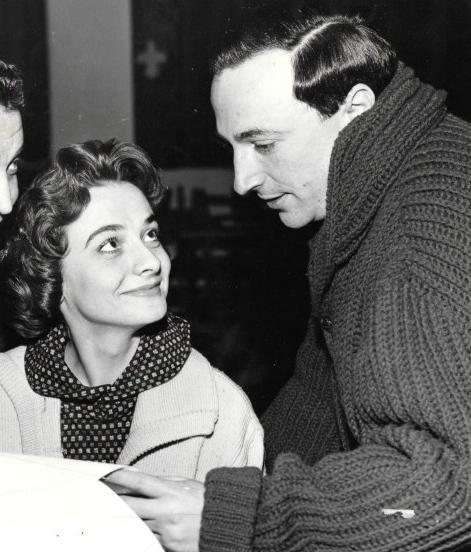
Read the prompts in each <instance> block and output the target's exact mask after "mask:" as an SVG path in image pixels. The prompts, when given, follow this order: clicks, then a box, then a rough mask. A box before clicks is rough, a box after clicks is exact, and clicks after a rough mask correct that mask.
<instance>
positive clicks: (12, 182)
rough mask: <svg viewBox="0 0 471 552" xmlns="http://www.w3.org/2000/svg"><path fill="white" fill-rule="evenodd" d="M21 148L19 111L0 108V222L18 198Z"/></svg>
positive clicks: (21, 130) (21, 126) (21, 128)
mask: <svg viewBox="0 0 471 552" xmlns="http://www.w3.org/2000/svg"><path fill="white" fill-rule="evenodd" d="M22 147H23V125H22V123H21V115H20V112H19V111H16V110H7V109H5V107H3V106H0V221H1V220H2V215H6V214H8V213H10V212H11V210H12V208H13V204H14V203H15V201H16V200H17V198H18V179H17V176H16V173H17V171H18V156H19V155H20V152H21V148H22Z"/></svg>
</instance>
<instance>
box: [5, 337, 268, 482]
mask: <svg viewBox="0 0 471 552" xmlns="http://www.w3.org/2000/svg"><path fill="white" fill-rule="evenodd" d="M24 352H25V348H24V347H17V348H16V349H12V350H10V351H8V352H6V353H2V354H0V452H12V453H23V454H36V455H42V456H52V457H59V458H61V457H62V456H63V455H62V450H61V424H60V399H56V398H51V397H43V396H41V395H38V394H36V393H35V392H34V391H33V390H32V389H31V387H30V386H29V383H28V381H27V379H26V376H25V369H24ZM117 463H118V464H124V465H133V466H135V467H136V468H138V469H140V470H142V471H145V472H147V473H152V474H156V475H176V476H181V477H189V478H194V479H198V480H201V481H203V480H204V478H205V475H206V473H207V472H208V471H209V470H210V469H212V468H215V467H219V466H235V467H241V466H256V467H258V468H262V466H263V430H262V428H261V425H260V423H259V421H258V420H257V418H256V416H255V414H254V412H253V410H252V406H251V404H250V402H249V400H248V398H247V397H246V396H245V394H244V393H243V392H242V390H241V389H240V388H239V387H238V386H237V385H236V384H235V383H234V382H232V381H231V380H230V379H229V378H228V377H227V376H225V375H224V374H222V373H221V372H219V371H218V370H216V369H215V368H213V367H212V366H211V365H210V364H209V362H208V361H207V360H206V359H205V358H204V357H203V355H201V354H200V353H198V352H197V351H195V350H192V352H191V353H190V356H189V357H188V360H187V361H186V363H185V364H184V366H183V368H182V369H181V371H180V372H179V373H178V374H177V375H176V376H175V377H174V378H173V379H171V380H170V381H168V382H167V383H165V384H163V385H160V386H158V387H154V388H152V389H149V390H147V391H143V392H142V393H140V394H139V395H138V398H137V402H136V407H135V410H134V415H133V420H132V424H131V429H130V433H129V436H128V438H127V440H126V443H125V445H124V447H123V449H122V451H121V454H120V456H119V458H118V461H117Z"/></svg>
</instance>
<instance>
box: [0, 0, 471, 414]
mask: <svg viewBox="0 0 471 552" xmlns="http://www.w3.org/2000/svg"><path fill="white" fill-rule="evenodd" d="M112 2H113V0H110V9H111V7H112ZM129 6H130V11H129V16H130V18H131V20H132V30H133V37H132V38H133V40H132V44H133V59H134V65H133V76H134V97H135V110H134V111H135V112H134V116H135V121H134V122H135V139H136V141H137V143H139V144H140V145H141V146H143V147H144V148H145V149H147V150H148V151H149V153H150V154H151V156H152V158H153V159H154V161H155V163H156V164H158V165H160V166H161V167H163V168H164V169H171V168H178V167H189V168H191V167H199V168H201V167H221V166H222V167H227V168H228V170H230V166H231V157H230V153H228V152H227V151H224V150H222V149H221V148H220V146H219V144H218V141H217V140H216V138H215V125H214V118H213V114H212V111H211V106H210V103H209V86H210V77H209V72H208V58H209V56H210V55H211V52H212V50H213V48H214V45H215V44H216V43H217V42H218V41H219V40H220V38H221V36H222V35H223V34H224V32H225V31H226V30H227V29H229V28H231V27H234V26H237V25H239V24H241V22H243V21H244V20H245V18H249V19H253V18H254V17H256V16H257V17H258V16H261V17H262V18H265V19H269V18H273V17H276V16H279V15H282V14H284V13H294V12H296V11H299V10H310V11H311V12H312V13H327V14H333V13H344V14H359V15H361V16H362V17H364V19H365V20H366V21H367V23H369V24H371V25H372V26H373V27H375V28H376V29H377V30H378V31H380V33H382V34H383V35H384V36H385V37H386V38H388V39H389V40H390V41H391V42H392V43H393V45H394V46H395V47H396V49H397V50H398V52H399V54H400V57H401V58H402V60H403V61H405V62H406V63H407V64H409V65H411V66H412V67H414V68H415V70H416V72H417V74H418V75H419V76H420V77H421V78H422V79H423V80H425V81H427V82H429V83H432V84H433V85H435V86H436V87H440V88H445V89H446V90H447V91H448V93H449V96H448V105H449V108H450V110H451V111H453V112H454V113H456V114H458V115H460V116H462V117H464V118H465V119H468V120H471V77H470V69H469V68H470V67H471V33H470V32H469V29H470V28H471V0H316V1H315V0H309V1H307V0H303V1H299V0H132V1H130V4H129ZM46 9H47V0H0V58H1V59H6V60H9V61H12V62H14V63H16V64H18V65H19V66H20V67H21V68H22V69H23V72H24V75H25V81H26V95H27V102H28V108H27V111H26V114H25V131H26V137H27V139H26V147H25V154H24V159H25V163H24V170H23V174H22V185H23V187H24V186H26V185H27V184H28V182H29V181H30V180H31V178H32V176H33V175H34V174H35V173H36V172H37V171H39V170H41V168H42V167H44V165H45V164H47V161H48V157H49V149H50V147H49V146H50V123H49V91H48V82H49V81H48V74H49V73H48V72H49V64H48V44H49V41H50V40H51V38H52V37H51V36H50V33H49V31H48V29H47V18H46V16H45V14H46ZM77 32H80V29H77ZM150 43H153V48H154V49H155V50H156V51H157V52H158V55H159V56H160V57H159V59H160V61H159V63H158V64H157V66H156V67H157V74H154V76H153V77H151V76H149V73H148V72H147V71H146V70H147V69H148V67H147V65H146V64H145V63H143V61H142V58H141V57H140V56H141V54H143V53H145V52H146V51H147V48H148V47H149V44H150ZM70 63H74V60H70ZM91 137H92V136H91ZM178 193H179V192H178V190H177V191H175V190H174V191H173V194H174V197H173V198H172V199H173V200H175V199H176V200H177V201H176V202H175V201H174V202H173V205H174V207H173V208H170V202H167V203H166V205H164V207H163V209H162V211H161V213H160V215H159V216H160V217H161V220H162V225H163V226H164V228H165V229H166V230H167V244H168V247H169V249H170V250H171V251H172V254H173V257H174V261H173V281H172V292H171V294H170V303H171V308H172V309H173V310H175V311H177V312H178V313H180V314H182V315H184V316H186V317H187V318H188V319H189V320H190V321H191V323H192V326H193V341H194V344H195V346H196V347H198V348H199V349H201V350H202V351H203V352H204V353H205V354H207V356H208V357H209V358H210V359H211V360H212V361H213V363H214V364H215V365H217V366H219V367H220V368H221V369H223V370H224V371H226V372H227V373H228V374H230V375H231V376H232V377H233V378H234V379H235V380H236V381H238V382H239V383H240V384H241V385H243V386H244V388H245V389H246V390H247V392H248V393H249V395H250V396H251V398H252V400H253V401H254V404H255V406H256V409H257V410H258V412H261V411H262V410H263V409H264V408H265V406H266V404H267V403H268V402H269V400H270V399H271V397H272V396H273V395H274V393H275V392H276V390H277V389H278V388H279V387H280V385H281V384H282V382H283V381H284V380H285V379H286V378H287V377H288V376H289V374H290V373H291V370H292V367H293V361H294V355H295V351H296V348H297V345H298V344H299V342H300V340H301V339H302V335H303V331H304V326H305V321H306V317H307V314H308V294H307V289H306V283H305V279H304V272H305V263H306V253H307V251H306V245H305V243H306V238H307V232H306V231H292V230H287V229H285V228H284V227H283V226H282V225H281V224H280V223H279V221H278V220H277V217H276V215H275V214H274V213H271V212H267V211H265V210H264V209H263V208H262V206H260V205H259V204H258V203H257V202H256V201H254V200H253V199H251V198H248V199H244V198H236V197H234V196H233V195H231V194H230V193H228V192H227V191H225V190H223V189H221V192H220V193H216V194H208V193H206V192H204V191H202V190H198V189H194V190H193V191H192V194H191V202H190V204H189V205H184V204H183V202H182V201H180V200H179V198H178V197H177V198H175V194H177V195H178ZM175 205H176V208H175ZM4 229H5V225H4ZM15 342H16V341H15V339H14V337H12V336H9V337H8V339H7V341H6V342H4V344H3V346H4V347H7V346H9V345H11V344H13V343H15Z"/></svg>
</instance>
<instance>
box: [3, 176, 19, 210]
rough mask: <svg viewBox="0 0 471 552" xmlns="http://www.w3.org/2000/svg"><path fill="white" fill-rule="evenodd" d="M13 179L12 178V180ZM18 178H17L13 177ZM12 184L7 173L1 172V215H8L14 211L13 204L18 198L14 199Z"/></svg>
mask: <svg viewBox="0 0 471 552" xmlns="http://www.w3.org/2000/svg"><path fill="white" fill-rule="evenodd" d="M11 178H12V177H10V179H11ZM13 178H16V177H13ZM10 184H11V183H10V182H9V178H8V176H7V174H6V173H5V172H0V214H1V215H7V214H8V213H11V211H12V209H13V203H14V200H15V199H16V198H13V197H12V193H11V189H10Z"/></svg>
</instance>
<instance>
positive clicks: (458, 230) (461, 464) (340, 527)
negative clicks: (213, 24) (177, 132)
mask: <svg viewBox="0 0 471 552" xmlns="http://www.w3.org/2000/svg"><path fill="white" fill-rule="evenodd" d="M444 99H445V95H444V93H441V92H437V91H435V90H434V89H433V88H432V87H430V86H428V85H424V84H422V83H421V82H420V81H419V80H418V79H417V78H415V76H414V74H413V72H412V70H410V69H409V68H407V67H405V66H404V65H403V64H402V63H400V62H398V60H397V57H396V54H395V53H394V51H393V50H392V49H391V47H390V46H389V44H388V43H387V42H385V41H384V40H383V39H382V38H380V37H379V36H378V35H377V34H376V33H375V32H373V31H372V30H371V29H369V28H367V27H365V26H364V25H363V24H362V22H361V21H360V20H358V19H356V18H353V19H349V18H345V17H315V18H312V19H311V20H308V21H301V22H298V23H295V24H282V25H281V26H279V27H276V28H273V29H269V30H267V29H260V32H257V31H255V32H253V33H251V34H249V35H248V36H245V37H244V38H242V39H241V40H238V41H236V42H234V43H233V44H232V45H229V47H228V48H226V49H225V50H224V51H223V52H222V53H221V54H220V55H219V57H218V59H217V60H216V63H215V75H214V80H213V85H212V103H213V106H214V110H215V113H216V120H217V128H218V132H219V134H220V135H221V136H222V137H223V138H224V139H225V140H227V141H228V142H229V143H230V144H231V146H232V147H233V150H234V168H235V189H236V191H238V192H239V193H247V192H249V191H251V192H253V193H257V194H258V196H259V197H260V198H261V200H262V201H265V202H266V203H267V205H268V206H269V207H271V208H272V209H274V210H276V211H277V212H278V214H279V217H280V219H281V221H282V222H283V223H284V224H285V225H287V226H289V227H293V228H296V227H301V226H304V225H306V224H308V223H309V222H311V221H313V220H323V223H322V226H321V228H320V230H319V231H318V232H317V234H316V235H315V236H314V238H313V239H312V241H311V242H310V250H311V257H310V262H309V267H308V276H309V281H310V286H311V303H312V312H311V317H310V320H309V325H308V331H307V335H306V338H305V341H304V343H303V344H302V346H301V348H300V350H299V352H298V355H297V362H296V368H295V371H294V374H293V376H292V378H291V379H290V381H289V382H288V384H287V385H286V386H285V387H284V388H283V389H282V390H281V392H280V393H279V395H278V397H277V398H276V399H275V401H274V402H273V404H272V405H271V406H270V408H269V409H268V411H267V413H266V414H265V416H264V419H263V422H264V427H265V431H266V450H267V464H268V467H269V472H270V475H268V476H266V477H262V474H261V473H260V472H258V471H257V470H254V469H249V468H246V469H239V470H234V469H219V470H214V471H213V472H210V474H209V475H208V477H207V478H206V482H205V486H203V485H201V484H198V483H196V482H193V481H169V480H164V479H158V478H151V477H148V476H145V475H142V474H138V473H133V472H129V471H126V470H123V471H120V472H117V473H116V474H115V475H114V476H112V478H111V481H112V482H113V483H115V484H121V485H124V486H125V487H127V488H128V489H130V492H131V493H132V494H134V496H130V497H128V498H126V500H127V501H128V503H129V504H130V506H131V507H132V508H134V510H135V511H136V512H137V513H138V514H139V515H140V516H141V517H142V518H143V519H144V520H146V522H147V524H148V526H149V527H150V528H151V529H152V530H153V531H154V532H155V533H156V534H157V535H158V536H159V539H160V540H161V542H162V543H163V544H164V546H165V547H166V548H167V549H169V550H197V549H198V535H199V550H200V551H201V552H207V551H226V550H227V551H229V550H230V551H249V550H257V551H258V550H260V551H261V550H264V551H267V552H268V551H270V552H276V551H279V552H281V551H290V550H293V551H294V550H296V551H304V550H309V551H311V550H312V551H315V550H325V551H327V550H329V551H345V550H359V551H360V550H361V551H362V552H366V551H380V550H381V551H383V552H386V551H417V550H421V551H432V550H433V551H437V550H450V549H454V548H455V547H457V546H461V545H463V543H466V542H468V541H469V542H471V493H470V492H469V489H470V483H471V461H470V460H471V407H470V405H471V371H470V369H469V367H470V366H471V346H470V336H471V278H470V276H469V274H470V270H471V239H470V236H471V155H470V154H469V152H470V151H471V127H470V125H468V124H467V123H465V122H464V121H461V120H459V119H458V118H456V117H454V116H452V115H449V114H447V112H446V108H445V105H444ZM203 499H204V505H203ZM200 519H201V525H200ZM198 531H199V533H198Z"/></svg>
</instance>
